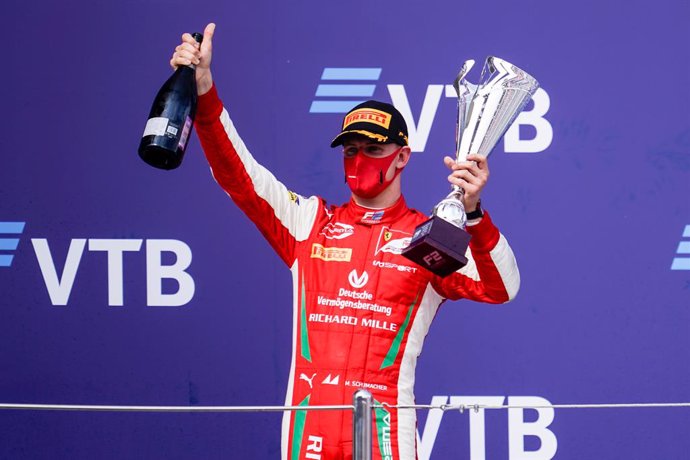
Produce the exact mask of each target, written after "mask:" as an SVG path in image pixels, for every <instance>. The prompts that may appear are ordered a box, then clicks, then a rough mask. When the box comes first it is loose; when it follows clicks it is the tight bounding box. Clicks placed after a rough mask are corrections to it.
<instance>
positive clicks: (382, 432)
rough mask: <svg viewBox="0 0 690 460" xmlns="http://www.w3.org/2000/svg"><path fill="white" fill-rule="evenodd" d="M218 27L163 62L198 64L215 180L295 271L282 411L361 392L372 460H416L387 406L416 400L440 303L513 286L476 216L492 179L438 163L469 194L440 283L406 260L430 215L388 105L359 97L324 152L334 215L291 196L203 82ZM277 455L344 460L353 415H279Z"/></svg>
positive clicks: (400, 417)
mask: <svg viewBox="0 0 690 460" xmlns="http://www.w3.org/2000/svg"><path fill="white" fill-rule="evenodd" d="M214 29H215V25H214V24H209V25H208V26H207V27H206V29H205V31H204V40H203V43H202V45H201V46H200V47H198V46H197V44H196V42H195V40H194V39H193V38H192V37H191V35H190V34H184V35H183V36H182V43H181V44H180V45H179V46H178V47H177V48H176V49H175V52H174V54H173V57H172V59H171V61H170V64H171V65H172V66H173V67H174V68H176V67H177V66H181V65H191V64H194V65H196V78H197V87H198V93H199V100H198V112H197V118H196V129H197V133H198V135H199V138H200V140H201V144H202V146H203V149H204V152H205V154H206V157H207V159H208V161H209V163H210V165H211V170H212V172H213V177H214V178H215V180H216V181H217V182H218V183H219V184H220V186H221V187H222V188H223V189H224V190H225V191H226V192H227V193H228V194H229V195H230V196H231V198H232V199H233V201H234V202H235V203H236V204H237V206H239V207H240V208H241V209H242V211H243V212H244V213H246V215H247V216H248V217H249V218H250V219H251V220H252V221H253V222H254V224H255V225H256V226H257V227H258V228H259V230H260V231H261V233H262V234H263V235H264V237H265V238H266V239H267V240H268V242H269V243H270V244H271V246H272V247H273V248H274V249H275V251H276V252H277V253H278V255H279V256H280V258H281V259H282V260H283V261H284V262H285V264H286V265H287V266H288V267H289V268H290V271H291V272H292V277H293V285H294V287H295V290H294V294H293V309H294V312H293V335H294V336H293V349H292V363H291V368H290V369H291V370H290V376H289V383H288V389H287V396H286V405H295V406H305V407H306V406H310V405H325V404H327V405H331V404H337V405H340V404H343V405H344V404H351V402H352V395H353V393H354V392H355V391H356V390H357V389H360V388H366V389H368V390H369V391H370V392H371V393H372V394H373V396H374V400H375V402H377V403H380V404H383V403H386V404H387V405H386V406H383V408H382V409H377V410H376V416H375V420H374V421H373V423H374V426H373V431H372V433H373V434H374V435H373V439H374V448H373V450H374V458H376V459H384V460H391V459H396V460H397V459H402V460H412V459H415V458H416V445H415V444H416V443H415V438H416V436H415V429H416V416H415V413H414V411H413V410H409V409H407V410H405V409H396V408H395V406H396V405H409V404H414V402H415V399H414V392H413V386H414V379H415V365H416V362H417V356H418V355H419V354H420V352H421V349H422V342H423V340H424V337H425V335H426V333H427V331H428V329H429V326H430V324H431V321H432V319H433V318H434V315H435V314H436V310H437V309H438V307H439V305H440V304H441V303H442V302H443V301H444V300H445V299H451V300H456V299H461V298H465V299H471V300H475V301H480V302H489V303H503V302H507V301H509V300H511V299H512V298H513V297H514V296H515V295H516V293H517V291H518V287H519V283H520V281H519V273H518V269H517V265H516V262H515V258H514V256H513V252H512V250H511V249H510V246H509V245H508V243H507V241H506V239H505V238H504V237H503V235H502V234H501V233H499V231H498V229H497V228H496V227H495V226H494V224H493V223H492V221H491V218H490V217H489V214H488V213H487V212H485V211H482V210H481V209H480V207H479V196H480V192H481V190H482V189H483V188H484V186H485V185H486V182H487V179H488V176H489V169H488V166H487V162H486V159H484V158H482V157H480V156H476V155H470V156H469V157H468V160H471V161H467V162H462V163H458V164H456V163H455V162H454V161H453V160H452V159H451V158H449V157H446V158H445V159H444V161H445V163H446V165H447V166H448V167H449V168H450V170H451V173H450V175H449V177H448V180H449V181H450V183H452V184H457V185H460V186H462V187H463V188H464V189H465V198H464V204H465V208H466V210H467V211H468V220H469V222H468V227H467V231H468V232H469V233H470V234H471V235H472V240H471V242H470V250H469V251H468V258H469V259H470V261H469V263H468V264H467V266H465V267H464V268H462V269H461V270H459V271H457V272H455V273H453V274H451V275H450V276H447V277H445V278H439V277H437V276H435V275H434V274H432V273H431V272H429V271H427V270H425V269H424V268H422V267H421V266H419V265H416V264H414V263H413V262H411V261H409V260H408V259H406V258H405V257H403V256H402V255H401V250H402V249H403V248H404V247H405V246H406V245H407V244H409V242H410V238H411V236H412V233H413V232H414V229H415V227H416V226H417V225H419V224H420V223H421V222H423V221H425V220H426V219H427V216H425V215H424V214H422V213H420V212H418V211H416V210H414V209H410V208H408V207H407V205H406V204H405V200H404V198H403V196H402V194H401V174H400V173H401V172H402V170H403V169H404V167H405V165H406V164H407V162H408V161H409V159H410V153H411V150H410V147H409V145H408V139H407V127H406V125H405V121H404V119H403V117H402V115H401V114H400V113H399V112H398V111H397V110H396V109H395V108H394V107H393V106H392V105H390V104H386V103H382V102H376V101H368V102H365V103H363V104H360V105H359V106H357V107H355V108H354V109H352V111H350V112H349V113H348V114H347V115H346V116H345V119H344V121H343V125H342V130H341V132H340V133H339V134H338V135H337V136H336V137H335V139H334V140H333V141H332V143H331V147H340V146H342V152H343V161H344V169H345V176H346V180H347V185H348V186H349V187H350V189H351V191H352V196H351V199H350V200H349V202H348V203H345V204H344V205H342V206H329V205H327V204H326V202H325V201H324V200H323V199H322V198H319V197H316V196H311V197H304V196H300V195H297V194H295V193H293V192H291V191H289V190H288V189H287V188H286V187H285V186H284V185H283V184H282V183H281V182H279V181H278V180H277V179H276V178H275V177H274V176H273V175H272V174H271V173H270V172H269V171H268V170H267V169H266V168H264V167H263V166H261V165H260V164H259V163H257V162H256V160H255V159H254V158H253V157H252V155H251V154H250V153H249V150H248V149H247V147H246V145H245V144H244V142H243V141H242V139H241V138H240V136H239V135H238V133H237V130H236V128H235V126H234V125H233V123H232V121H231V120H230V118H229V115H228V112H227V111H226V110H225V108H224V107H223V104H222V103H221V100H220V99H219V97H218V93H217V91H216V87H215V85H214V84H213V80H212V77H211V70H210V64H211V55H212V51H211V48H212V38H213V33H214ZM281 452H282V458H283V459H305V458H306V459H329V460H338V459H349V458H351V457H352V414H351V413H350V412H349V411H297V412H286V413H285V415H284V417H283V425H282V443H281Z"/></svg>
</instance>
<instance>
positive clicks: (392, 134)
mask: <svg viewBox="0 0 690 460" xmlns="http://www.w3.org/2000/svg"><path fill="white" fill-rule="evenodd" d="M348 134H360V135H362V136H366V137H368V138H370V139H373V140H375V141H377V142H381V143H382V144H389V143H394V144H398V145H408V141H407V123H405V119H404V118H403V116H402V114H401V113H400V112H398V109H396V108H395V107H393V106H392V105H391V104H387V103H385V102H379V101H366V102H362V103H361V104H359V105H357V106H355V108H353V109H352V110H350V111H349V112H348V113H347V115H345V118H344V119H343V128H342V131H341V133H340V134H338V135H337V136H336V137H335V139H333V142H331V147H337V146H338V145H342V143H343V142H344V141H345V138H346V137H347V135H348Z"/></svg>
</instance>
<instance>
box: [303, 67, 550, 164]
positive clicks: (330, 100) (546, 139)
mask: <svg viewBox="0 0 690 460" xmlns="http://www.w3.org/2000/svg"><path fill="white" fill-rule="evenodd" d="M381 71H382V68H381V67H326V68H324V69H323V73H322V74H321V83H319V85H318V86H317V88H316V94H315V98H314V100H313V101H312V103H311V106H310V107H309V112H310V113H347V112H349V111H350V110H351V109H352V108H353V107H354V106H356V105H357V104H360V103H362V102H364V101H365V100H367V99H370V98H371V97H372V96H373V95H374V90H375V89H376V82H377V81H378V80H379V78H380V77H381ZM386 87H387V89H388V94H389V95H390V99H391V101H392V103H393V105H394V106H395V108H396V109H398V110H399V111H400V113H401V114H402V116H403V117H404V118H405V122H406V123H407V129H408V131H409V134H410V147H411V148H412V151H413V152H423V151H424V148H425V147H426V143H427V140H428V139H429V133H430V132H431V126H432V125H433V123H434V118H435V117H436V112H437V111H438V105H439V103H440V102H441V98H442V97H446V98H450V99H452V100H453V101H456V100H457V97H458V96H457V92H456V91H455V88H453V85H433V84H432V85H428V86H427V89H426V95H425V96H424V103H423V104H422V111H421V113H420V114H419V117H417V121H415V117H414V116H413V115H412V109H411V108H410V102H409V100H408V98H407V92H406V91H405V86H404V85H400V84H395V85H391V84H389V85H386ZM532 101H533V103H531V104H530V105H528V107H530V106H531V107H532V108H531V109H530V110H523V111H522V112H521V113H520V114H519V115H518V116H517V118H516V119H515V121H514V122H513V124H512V125H511V127H510V128H508V131H506V134H505V136H504V137H503V144H504V145H503V147H504V150H505V152H506V153H538V152H543V151H544V150H546V149H547V148H548V147H549V145H551V141H553V127H552V126H551V123H550V122H549V121H548V120H547V119H546V118H544V115H546V113H547V112H548V111H549V107H550V106H551V99H550V98H549V95H548V93H547V92H546V91H545V90H544V89H543V88H539V89H538V90H537V92H536V93H534V96H532ZM520 126H531V127H533V130H534V131H536V135H535V137H534V138H533V139H521V138H520Z"/></svg>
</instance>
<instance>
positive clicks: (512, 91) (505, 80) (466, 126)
mask: <svg viewBox="0 0 690 460" xmlns="http://www.w3.org/2000/svg"><path fill="white" fill-rule="evenodd" d="M474 63H475V62H474V60H472V59H470V60H468V61H465V63H464V64H463V66H462V68H461V69H460V72H459V73H458V76H457V78H456V79H455V81H454V82H453V87H454V88H455V91H456V92H457V94H458V117H457V124H456V131H455V161H456V162H460V161H466V160H467V155H469V154H470V153H474V154H478V155H482V156H484V157H488V156H489V154H490V153H491V151H492V150H493V149H494V147H495V146H496V144H497V143H498V141H499V140H501V138H502V137H503V135H504V134H505V132H506V130H507V129H508V128H509V127H510V125H511V124H512V123H513V121H515V118H516V117H517V116H518V114H519V113H520V112H521V111H522V109H524V107H525V106H526V105H527V103H528V102H529V100H530V99H531V98H532V95H533V94H534V92H535V91H536V90H537V88H538V87H539V83H538V82H537V81H536V80H535V79H534V78H533V77H532V76H531V75H529V74H528V73H527V72H525V71H524V70H522V69H519V68H518V67H515V66H514V65H513V64H511V63H509V62H506V61H504V60H503V59H500V58H497V57H494V56H489V57H488V58H486V63H485V64H484V68H483V69H482V73H481V77H480V79H479V84H477V85H474V84H472V83H470V82H468V81H467V80H465V76H466V75H467V74H468V73H469V72H470V70H471V69H472V67H474ZM464 193H465V192H464V190H463V189H462V188H461V187H459V186H457V185H454V186H453V187H452V190H451V192H450V194H448V196H447V197H446V198H444V199H443V200H442V201H441V202H440V203H438V204H437V205H436V207H435V208H434V211H433V215H432V217H431V219H429V220H428V221H426V222H424V223H423V224H421V225H420V226H418V227H417V229H416V230H415V233H414V235H413V236H412V241H411V242H410V245H409V246H408V247H407V248H406V249H405V250H404V251H403V255H405V257H407V258H409V259H411V260H413V261H414V262H417V263H418V264H420V265H422V266H423V267H426V268H428V269H429V270H431V271H432V272H434V273H436V274H437V275H440V276H446V275H449V274H450V273H453V272H454V271H456V270H458V269H460V268H462V267H464V266H465V264H467V258H466V257H465V252H466V251H467V246H468V244H469V241H470V235H469V234H468V233H467V232H466V231H465V230H464V229H465V225H466V223H467V214H466V213H465V207H464V206H463V204H462V197H463V194H464Z"/></svg>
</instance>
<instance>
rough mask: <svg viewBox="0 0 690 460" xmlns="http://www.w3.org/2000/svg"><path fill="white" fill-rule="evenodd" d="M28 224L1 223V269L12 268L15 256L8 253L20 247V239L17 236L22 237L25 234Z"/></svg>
mask: <svg viewBox="0 0 690 460" xmlns="http://www.w3.org/2000/svg"><path fill="white" fill-rule="evenodd" d="M25 225H26V222H0V251H1V252H0V267H11V266H12V260H14V254H8V252H11V251H16V250H17V247H18V246H19V238H17V237H16V235H21V234H22V233H23V232H24V226H25ZM5 235H11V236H12V237H11V238H6V237H5Z"/></svg>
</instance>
